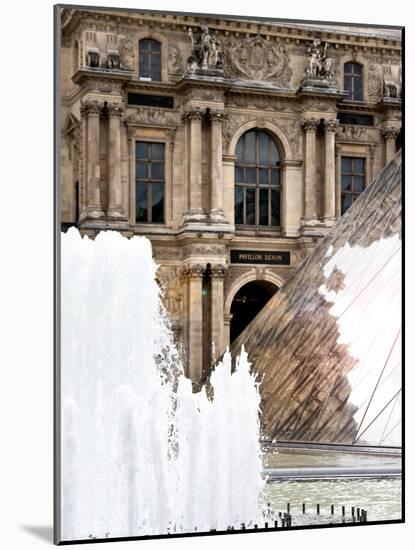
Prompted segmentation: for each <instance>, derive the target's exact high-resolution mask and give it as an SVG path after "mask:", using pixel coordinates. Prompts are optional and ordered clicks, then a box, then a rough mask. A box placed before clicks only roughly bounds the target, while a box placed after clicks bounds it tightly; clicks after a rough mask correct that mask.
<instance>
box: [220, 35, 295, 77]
mask: <svg viewBox="0 0 415 550" xmlns="http://www.w3.org/2000/svg"><path fill="white" fill-rule="evenodd" d="M226 60H227V71H229V72H231V73H233V74H236V75H239V76H242V77H243V78H245V79H249V80H255V81H269V80H272V81H274V82H275V83H276V84H278V85H280V86H283V87H288V85H289V82H290V78H291V75H292V70H291V68H290V67H289V57H288V54H287V52H286V50H285V48H284V47H283V46H276V45H275V44H272V43H270V42H269V41H267V40H264V39H263V38H262V37H260V36H254V37H252V38H245V39H243V40H235V39H233V40H230V41H229V42H228V44H227V48H226Z"/></svg>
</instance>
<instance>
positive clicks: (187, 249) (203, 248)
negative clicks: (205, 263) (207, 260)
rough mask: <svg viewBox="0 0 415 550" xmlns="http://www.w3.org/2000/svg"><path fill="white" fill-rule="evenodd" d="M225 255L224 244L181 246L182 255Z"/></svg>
mask: <svg viewBox="0 0 415 550" xmlns="http://www.w3.org/2000/svg"><path fill="white" fill-rule="evenodd" d="M220 255H222V256H225V255H226V246H225V245H214V244H208V245H206V244H188V245H186V246H184V247H183V256H184V257H185V258H186V257H188V256H220Z"/></svg>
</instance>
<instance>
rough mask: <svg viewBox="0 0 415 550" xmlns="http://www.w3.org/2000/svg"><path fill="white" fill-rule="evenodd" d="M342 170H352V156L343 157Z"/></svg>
mask: <svg viewBox="0 0 415 550" xmlns="http://www.w3.org/2000/svg"><path fill="white" fill-rule="evenodd" d="M342 172H349V173H351V172H352V159H351V158H350V157H342Z"/></svg>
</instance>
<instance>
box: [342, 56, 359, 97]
mask: <svg viewBox="0 0 415 550" xmlns="http://www.w3.org/2000/svg"><path fill="white" fill-rule="evenodd" d="M344 91H345V92H347V94H348V97H347V99H352V100H355V101H363V86H362V65H360V63H345V64H344Z"/></svg>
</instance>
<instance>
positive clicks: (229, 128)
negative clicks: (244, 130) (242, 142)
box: [222, 114, 252, 151]
mask: <svg viewBox="0 0 415 550" xmlns="http://www.w3.org/2000/svg"><path fill="white" fill-rule="evenodd" d="M251 119H252V117H247V116H245V117H242V116H234V115H230V114H227V115H226V116H225V120H224V124H223V127H222V136H223V145H224V149H223V150H224V151H227V150H228V149H229V145H230V142H231V139H232V138H233V136H234V135H235V133H236V131H237V130H238V128H239V127H240V126H242V124H244V123H245V122H248V120H251Z"/></svg>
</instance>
